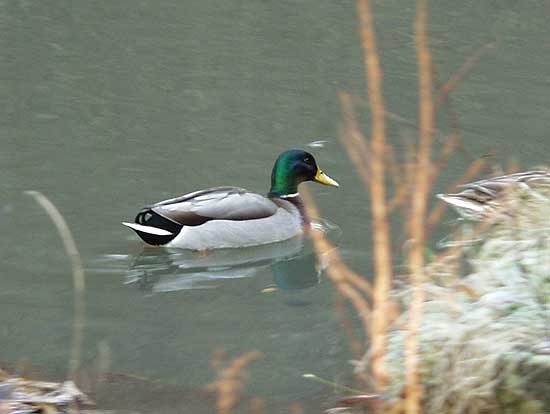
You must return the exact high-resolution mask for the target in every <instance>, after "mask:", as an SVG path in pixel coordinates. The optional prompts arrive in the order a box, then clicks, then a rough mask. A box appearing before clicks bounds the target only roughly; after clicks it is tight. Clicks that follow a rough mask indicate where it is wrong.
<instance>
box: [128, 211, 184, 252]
mask: <svg viewBox="0 0 550 414" xmlns="http://www.w3.org/2000/svg"><path fill="white" fill-rule="evenodd" d="M134 222H135V223H137V224H140V225H142V226H149V227H155V228H157V229H162V230H166V231H169V232H170V233H172V234H170V235H159V234H152V233H147V232H146V231H139V230H137V229H134V231H135V232H136V233H137V234H138V236H139V237H141V239H142V240H143V241H144V242H145V243H147V244H152V245H154V246H160V245H164V244H167V243H169V242H170V241H172V240H173V239H174V238H175V237H176V236H177V235H178V233H179V232H180V231H181V229H182V228H183V226H182V225H181V224H179V223H176V222H175V221H172V220H170V219H168V218H166V217H163V216H161V215H160V214H158V213H156V212H155V211H153V210H152V209H150V208H144V209H143V210H141V211H140V212H139V213H138V214H137V216H136V218H135V219H134Z"/></svg>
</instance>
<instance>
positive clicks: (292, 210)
mask: <svg viewBox="0 0 550 414" xmlns="http://www.w3.org/2000/svg"><path fill="white" fill-rule="evenodd" d="M305 181H314V182H317V183H320V184H324V185H327V186H331V187H339V184H338V182H337V181H336V180H334V179H332V178H331V177H329V176H328V175H327V174H325V173H324V172H323V171H322V170H321V169H320V168H319V167H318V165H317V161H316V160H315V158H314V157H313V155H311V154H310V153H309V152H307V151H304V150H302V149H290V150H287V151H284V152H283V153H281V154H280V155H279V156H278V157H277V159H276V161H275V164H274V165H273V169H272V171H271V188H270V190H269V192H268V193H267V196H263V195H260V194H257V193H254V192H250V191H248V190H246V189H244V188H240V187H230V186H224V187H214V188H208V189H203V190H198V191H193V192H191V193H188V194H184V195H182V196H179V197H175V198H171V199H168V200H164V201H160V202H158V203H155V204H152V205H149V206H145V207H143V208H142V209H141V210H140V211H139V212H138V213H137V215H136V217H135V219H134V222H133V223H132V222H123V223H122V224H123V225H124V226H127V227H129V228H131V229H132V230H134V231H135V232H136V233H137V235H138V236H139V237H140V238H141V239H142V240H143V241H144V242H145V243H147V244H149V245H153V246H164V247H168V248H172V247H173V248H182V249H189V250H198V251H208V250H214V249H222V248H239V247H249V246H257V245H264V244H270V243H276V242H281V241H283V240H288V239H291V238H293V237H296V236H298V235H300V234H302V233H307V231H308V230H309V227H310V224H311V223H310V219H309V217H308V215H307V213H306V210H305V206H304V201H303V199H302V197H301V196H300V193H299V192H298V185H299V184H300V183H303V182H305Z"/></svg>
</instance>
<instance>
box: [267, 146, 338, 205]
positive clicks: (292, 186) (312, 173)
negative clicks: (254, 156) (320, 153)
mask: <svg viewBox="0 0 550 414" xmlns="http://www.w3.org/2000/svg"><path fill="white" fill-rule="evenodd" d="M304 181H315V182H318V183H321V184H325V185H330V186H332V187H338V183H337V182H336V181H335V180H333V179H332V178H330V177H329V176H328V175H326V174H325V173H323V171H321V169H320V168H319V167H318V166H317V162H316V161H315V158H313V155H311V154H310V153H309V152H306V151H304V150H301V149H291V150H288V151H285V152H283V153H282V154H281V155H279V157H278V158H277V160H276V161H275V165H274V166H273V171H272V172H271V189H270V190H269V194H268V195H269V196H270V197H281V196H286V195H289V194H294V193H297V192H298V184H300V183H301V182H304Z"/></svg>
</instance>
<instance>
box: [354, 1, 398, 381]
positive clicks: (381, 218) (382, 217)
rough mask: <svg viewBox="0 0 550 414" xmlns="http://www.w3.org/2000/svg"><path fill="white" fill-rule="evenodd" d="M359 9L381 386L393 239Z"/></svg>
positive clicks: (369, 26)
mask: <svg viewBox="0 0 550 414" xmlns="http://www.w3.org/2000/svg"><path fill="white" fill-rule="evenodd" d="M357 11H358V15H359V27H360V37H361V45H362V47H363V56H364V62H365V70H366V73H365V77H366V81H367V92H368V97H369V104H370V110H371V123H372V130H371V141H370V147H371V154H372V157H371V164H370V172H371V177H370V178H371V179H370V183H369V184H370V194H371V212H372V223H373V232H372V234H373V250H374V252H373V253H374V270H375V274H376V277H375V282H374V291H373V315H372V331H371V338H370V339H371V355H372V371H373V375H374V378H375V380H376V382H377V384H378V386H383V385H384V384H386V383H387V382H388V375H387V373H386V368H385V366H384V355H385V351H386V341H387V330H388V325H389V320H388V312H387V308H388V302H389V301H388V296H389V291H390V289H391V286H392V283H393V282H392V280H393V269H392V261H391V239H390V227H389V221H388V210H387V200H386V185H385V156H384V155H385V151H386V119H385V112H384V98H383V95H382V70H381V67H380V61H379V57H378V51H377V47H376V37H375V33H374V23H373V18H372V12H371V8H370V2H369V0H358V1H357Z"/></svg>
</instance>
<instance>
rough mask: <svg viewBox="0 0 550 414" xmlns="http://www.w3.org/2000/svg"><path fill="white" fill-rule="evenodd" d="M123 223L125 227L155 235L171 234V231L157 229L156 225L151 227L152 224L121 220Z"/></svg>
mask: <svg viewBox="0 0 550 414" xmlns="http://www.w3.org/2000/svg"><path fill="white" fill-rule="evenodd" d="M122 224H123V225H125V226H126V227H130V228H131V229H133V230H135V231H141V232H142V233H148V234H154V235H157V236H172V235H173V233H170V232H169V231H166V230H163V229H159V228H158V227H152V226H143V225H141V224H137V223H128V222H124V221H123V222H122Z"/></svg>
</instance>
